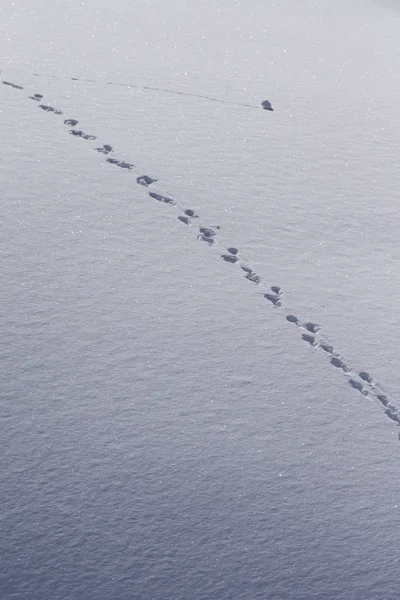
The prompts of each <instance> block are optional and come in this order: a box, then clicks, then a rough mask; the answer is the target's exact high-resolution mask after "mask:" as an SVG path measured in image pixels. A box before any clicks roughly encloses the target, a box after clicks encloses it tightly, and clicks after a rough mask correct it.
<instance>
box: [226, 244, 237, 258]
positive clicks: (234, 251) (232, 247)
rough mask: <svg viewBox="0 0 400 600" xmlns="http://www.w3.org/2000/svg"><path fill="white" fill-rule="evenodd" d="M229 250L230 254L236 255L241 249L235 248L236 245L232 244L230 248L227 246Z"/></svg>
mask: <svg viewBox="0 0 400 600" xmlns="http://www.w3.org/2000/svg"><path fill="white" fill-rule="evenodd" d="M227 250H228V252H229V253H230V254H233V255H234V256H236V255H237V254H238V252H239V250H238V249H237V248H235V247H234V246H231V247H230V248H227Z"/></svg>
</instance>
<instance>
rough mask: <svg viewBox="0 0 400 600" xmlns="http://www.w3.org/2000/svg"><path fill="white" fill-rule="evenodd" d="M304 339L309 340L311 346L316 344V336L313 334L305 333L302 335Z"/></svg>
mask: <svg viewBox="0 0 400 600" xmlns="http://www.w3.org/2000/svg"><path fill="white" fill-rule="evenodd" d="M301 337H302V339H303V340H304V341H305V342H307V343H308V344H310V346H314V344H315V337H314V336H313V335H308V334H307V333H303V335H302V336H301Z"/></svg>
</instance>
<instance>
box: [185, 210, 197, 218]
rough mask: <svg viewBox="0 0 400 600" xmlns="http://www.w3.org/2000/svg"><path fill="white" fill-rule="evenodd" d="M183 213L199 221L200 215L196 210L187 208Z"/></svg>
mask: <svg viewBox="0 0 400 600" xmlns="http://www.w3.org/2000/svg"><path fill="white" fill-rule="evenodd" d="M183 212H184V213H185V215H187V216H188V217H192V218H193V219H197V218H198V216H199V215H196V213H195V212H194V210H192V209H191V208H187V209H186V210H184V211H183Z"/></svg>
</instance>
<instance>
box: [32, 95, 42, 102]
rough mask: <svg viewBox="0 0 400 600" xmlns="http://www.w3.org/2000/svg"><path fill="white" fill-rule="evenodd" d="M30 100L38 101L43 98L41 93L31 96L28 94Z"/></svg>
mask: <svg viewBox="0 0 400 600" xmlns="http://www.w3.org/2000/svg"><path fill="white" fill-rule="evenodd" d="M29 98H30V100H36V101H37V102H39V100H41V99H42V98H43V96H42V94H33V96H29Z"/></svg>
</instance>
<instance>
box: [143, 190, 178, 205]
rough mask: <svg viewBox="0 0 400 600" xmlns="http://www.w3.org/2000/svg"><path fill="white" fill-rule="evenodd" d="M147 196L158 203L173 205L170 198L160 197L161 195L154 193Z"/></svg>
mask: <svg viewBox="0 0 400 600" xmlns="http://www.w3.org/2000/svg"><path fill="white" fill-rule="evenodd" d="M149 196H150V197H151V198H154V200H158V202H163V203H164V204H175V202H174V201H173V200H172V198H168V197H167V196H162V195H161V194H156V193H155V192H149Z"/></svg>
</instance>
